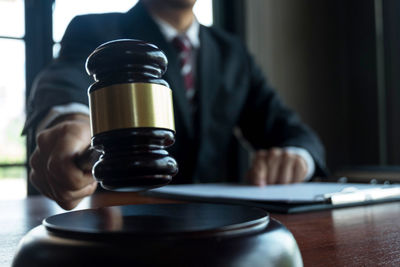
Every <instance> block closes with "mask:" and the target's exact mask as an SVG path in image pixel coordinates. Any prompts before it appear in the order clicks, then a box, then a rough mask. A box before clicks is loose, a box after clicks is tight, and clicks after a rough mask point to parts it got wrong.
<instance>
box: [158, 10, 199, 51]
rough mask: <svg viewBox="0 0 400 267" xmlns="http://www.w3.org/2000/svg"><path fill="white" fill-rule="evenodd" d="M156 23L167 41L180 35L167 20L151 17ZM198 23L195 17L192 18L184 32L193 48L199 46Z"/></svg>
mask: <svg viewBox="0 0 400 267" xmlns="http://www.w3.org/2000/svg"><path fill="white" fill-rule="evenodd" d="M153 19H154V21H155V22H156V24H157V25H158V26H159V27H160V30H161V33H162V34H163V35H164V37H165V39H166V40H167V41H168V42H171V41H172V40H173V39H174V38H175V37H177V36H179V35H181V34H182V33H180V32H178V31H177V30H176V29H175V28H174V27H172V26H171V25H170V24H169V23H168V22H166V21H164V20H162V19H160V18H158V17H153ZM199 31H200V24H199V22H198V21H197V19H196V18H194V20H193V22H192V24H191V25H190V27H189V28H188V29H187V30H186V32H184V34H186V36H187V37H188V38H189V41H190V44H191V45H192V46H193V48H199V47H200V38H199Z"/></svg>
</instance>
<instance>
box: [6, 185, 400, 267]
mask: <svg viewBox="0 0 400 267" xmlns="http://www.w3.org/2000/svg"><path fill="white" fill-rule="evenodd" d="M168 202H169V203H171V202H176V201H172V200H165V199H157V198H150V197H143V196H139V195H137V194H132V193H119V194H116V193H103V194H98V195H95V196H93V197H91V198H88V199H85V200H84V201H83V202H82V203H81V204H80V205H79V206H78V208H79V209H82V208H88V207H100V206H106V205H107V206H110V205H122V204H147V203H168ZM0 211H1V213H0V244H1V246H0V266H10V264H11V262H12V258H13V256H14V253H15V250H16V248H17V245H18V242H19V241H20V239H21V238H22V237H23V236H24V235H25V234H26V233H27V232H28V231H29V230H30V229H32V228H33V227H35V226H37V225H39V224H40V223H41V221H42V219H43V218H45V217H48V216H50V215H53V214H56V213H61V212H63V210H62V209H61V208H59V207H58V206H57V205H56V204H55V203H53V202H52V201H50V200H48V199H46V198H44V197H29V198H27V199H25V200H10V201H0ZM271 215H272V217H274V218H275V219H278V220H279V221H281V222H282V223H283V224H284V225H286V226H287V228H288V229H289V230H290V231H291V232H292V233H293V235H294V237H295V238H296V240H297V243H298V245H299V247H300V250H301V253H302V257H303V261H304V266H400V203H398V202H397V203H388V204H379V205H373V206H366V207H354V208H346V209H337V210H333V211H320V212H312V213H303V214H295V215H283V214H271Z"/></svg>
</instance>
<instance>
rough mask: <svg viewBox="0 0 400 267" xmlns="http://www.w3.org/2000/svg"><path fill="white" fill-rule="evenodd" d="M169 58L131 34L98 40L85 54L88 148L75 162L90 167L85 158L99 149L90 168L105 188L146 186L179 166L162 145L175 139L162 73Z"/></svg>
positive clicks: (168, 178) (163, 179)
mask: <svg viewBox="0 0 400 267" xmlns="http://www.w3.org/2000/svg"><path fill="white" fill-rule="evenodd" d="M167 64H168V62H167V58H166V56H165V54H164V53H163V52H162V51H161V50H159V49H158V48H157V46H155V45H152V44H149V43H146V42H143V41H139V40H131V39H122V40H115V41H111V42H107V43H105V44H102V45H100V46H99V47H97V48H96V49H95V50H94V52H93V53H92V54H91V55H90V56H89V57H88V59H87V61H86V70H87V72H88V74H89V75H91V76H92V77H93V78H94V80H95V82H94V83H93V84H92V85H91V86H90V87H89V89H88V95H89V107H90V121H91V128H92V141H91V144H92V148H91V149H90V150H89V152H87V153H84V154H82V155H81V156H80V157H79V159H78V166H80V167H81V168H82V169H84V170H85V169H87V168H91V164H90V165H88V164H87V162H88V161H90V158H91V157H93V155H94V154H96V152H93V151H94V150H97V151H100V152H101V156H100V158H99V159H98V161H97V162H96V163H95V164H94V166H93V171H92V173H93V176H94V178H95V179H96V180H97V181H99V182H100V184H101V186H102V187H103V188H105V189H108V190H116V191H139V190H145V189H150V188H153V187H159V186H163V185H165V184H168V183H169V182H170V181H171V179H172V177H173V176H174V175H175V174H176V173H177V172H178V166H177V163H176V161H175V159H174V158H172V157H171V156H169V154H168V152H167V151H166V150H165V149H166V148H167V147H169V146H171V145H172V144H173V143H174V141H175V125H174V113H173V104H172V90H171V89H170V88H169V85H168V83H167V82H166V81H165V80H163V79H162V78H161V77H162V75H163V74H164V73H165V71H166V69H167ZM90 151H91V152H90Z"/></svg>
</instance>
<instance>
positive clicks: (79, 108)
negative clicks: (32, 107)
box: [36, 103, 90, 134]
mask: <svg viewBox="0 0 400 267" xmlns="http://www.w3.org/2000/svg"><path fill="white" fill-rule="evenodd" d="M73 113H80V114H84V115H89V113H90V112H89V107H88V106H86V105H84V104H81V103H69V104H65V105H59V106H54V107H52V108H51V109H50V110H49V112H48V113H47V114H46V116H45V117H44V118H43V119H42V120H41V121H40V123H39V124H38V126H37V127H36V134H37V133H39V132H40V131H42V130H44V129H46V128H47V127H48V126H49V125H50V124H51V123H52V122H53V121H54V120H56V119H57V118H59V117H60V116H63V115H67V114H73Z"/></svg>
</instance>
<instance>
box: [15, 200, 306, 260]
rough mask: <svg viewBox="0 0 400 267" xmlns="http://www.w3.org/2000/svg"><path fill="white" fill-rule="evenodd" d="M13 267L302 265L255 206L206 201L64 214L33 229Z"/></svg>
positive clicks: (286, 237)
mask: <svg viewBox="0 0 400 267" xmlns="http://www.w3.org/2000/svg"><path fill="white" fill-rule="evenodd" d="M13 266H16V267H18V266H57V267H61V266H302V260H301V255H300V251H299V249H298V246H297V244H296V241H295V239H294V238H293V236H292V234H291V233H290V232H289V231H288V230H287V229H286V228H285V227H284V226H283V225H282V224H280V223H279V222H277V221H275V220H273V219H271V218H270V217H269V215H268V213H267V212H266V211H264V210H262V209H259V208H253V207H247V206H237V205H217V204H204V203H202V204H201V203H187V204H186V203H185V204H151V205H128V206H114V207H106V208H98V209H88V210H80V211H73V212H68V213H63V214H59V215H55V216H52V217H49V218H47V219H45V220H44V221H43V224H42V225H40V226H38V227H36V228H34V229H32V230H31V231H30V232H29V233H28V234H27V235H26V236H25V237H24V238H23V239H22V240H21V243H20V245H19V248H18V251H17V254H16V256H15V258H14V262H13Z"/></svg>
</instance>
